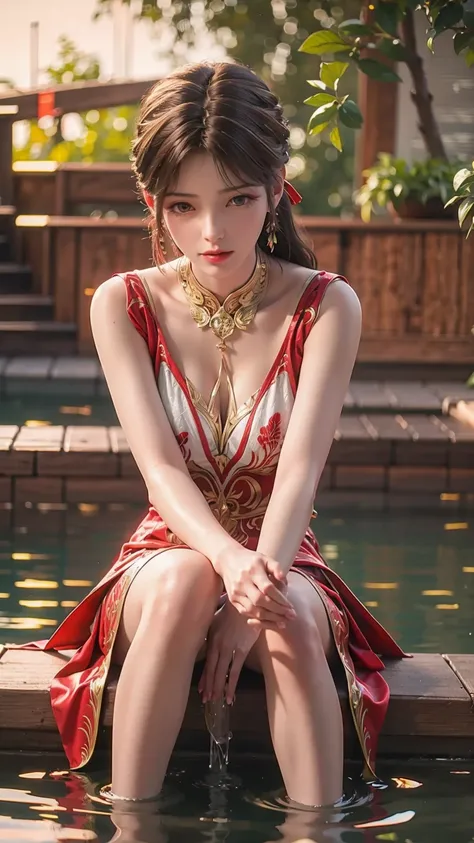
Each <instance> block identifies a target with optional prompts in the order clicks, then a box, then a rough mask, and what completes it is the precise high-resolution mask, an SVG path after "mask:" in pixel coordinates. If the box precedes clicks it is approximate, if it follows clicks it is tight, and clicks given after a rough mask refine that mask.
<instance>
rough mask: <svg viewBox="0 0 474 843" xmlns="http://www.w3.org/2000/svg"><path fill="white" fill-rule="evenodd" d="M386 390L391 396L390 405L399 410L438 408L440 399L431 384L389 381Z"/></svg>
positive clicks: (439, 407)
mask: <svg viewBox="0 0 474 843" xmlns="http://www.w3.org/2000/svg"><path fill="white" fill-rule="evenodd" d="M385 386H386V390H387V392H388V393H389V395H390V396H391V399H392V406H394V407H399V408H400V410H424V411H430V410H440V409H441V400H440V398H439V397H438V396H437V395H436V394H435V393H434V392H433V390H432V389H431V386H425V385H424V384H422V383H420V382H416V381H414V382H413V383H409V382H408V381H407V382H405V383H400V382H397V381H393V382H392V381H391V382H390V383H387V384H386V385H385Z"/></svg>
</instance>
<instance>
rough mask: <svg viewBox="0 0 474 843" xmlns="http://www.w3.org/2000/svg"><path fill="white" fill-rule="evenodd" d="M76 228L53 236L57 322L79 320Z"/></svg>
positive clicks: (54, 291)
mask: <svg viewBox="0 0 474 843" xmlns="http://www.w3.org/2000/svg"><path fill="white" fill-rule="evenodd" d="M77 239H78V238H77V234H76V232H75V231H74V229H64V230H59V231H57V232H55V237H54V238H53V250H54V254H53V274H54V277H53V285H52V287H53V295H54V318H55V320H56V321H57V322H77V318H78V313H77V311H78V288H77V285H78V277H77V276H78V264H79V261H78V254H77Z"/></svg>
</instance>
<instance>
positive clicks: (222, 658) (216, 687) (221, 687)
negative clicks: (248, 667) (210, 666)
mask: <svg viewBox="0 0 474 843" xmlns="http://www.w3.org/2000/svg"><path fill="white" fill-rule="evenodd" d="M231 660H232V653H229V652H227V651H221V652H220V653H219V661H218V662H217V667H216V672H215V674H214V682H213V685H212V690H211V695H210V697H209V699H212V700H219V699H220V698H221V696H222V695H223V693H224V691H225V683H226V677H227V673H228V671H229V665H230V663H231Z"/></svg>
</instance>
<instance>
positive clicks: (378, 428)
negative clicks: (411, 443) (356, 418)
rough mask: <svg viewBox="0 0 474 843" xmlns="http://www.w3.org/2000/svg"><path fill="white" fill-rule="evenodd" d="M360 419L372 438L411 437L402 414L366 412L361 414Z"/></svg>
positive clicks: (407, 438)
mask: <svg viewBox="0 0 474 843" xmlns="http://www.w3.org/2000/svg"><path fill="white" fill-rule="evenodd" d="M361 420H362V423H363V424H365V425H366V427H367V430H369V431H370V432H371V435H372V436H373V438H374V439H392V440H399V439H401V440H409V439H412V438H413V437H412V434H411V431H410V428H409V426H408V425H407V423H406V422H405V420H404V418H403V416H400V415H396V416H394V415H389V414H386V415H384V414H382V413H366V414H364V415H363V416H361Z"/></svg>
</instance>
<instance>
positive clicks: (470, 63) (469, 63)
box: [466, 47, 474, 67]
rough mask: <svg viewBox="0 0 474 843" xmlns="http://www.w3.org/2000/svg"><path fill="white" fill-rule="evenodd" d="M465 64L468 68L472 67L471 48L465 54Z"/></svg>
mask: <svg viewBox="0 0 474 843" xmlns="http://www.w3.org/2000/svg"><path fill="white" fill-rule="evenodd" d="M466 64H467V66H468V67H472V65H473V64H474V49H473V48H472V47H471V48H470V49H469V50H468V51H467V53H466Z"/></svg>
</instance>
